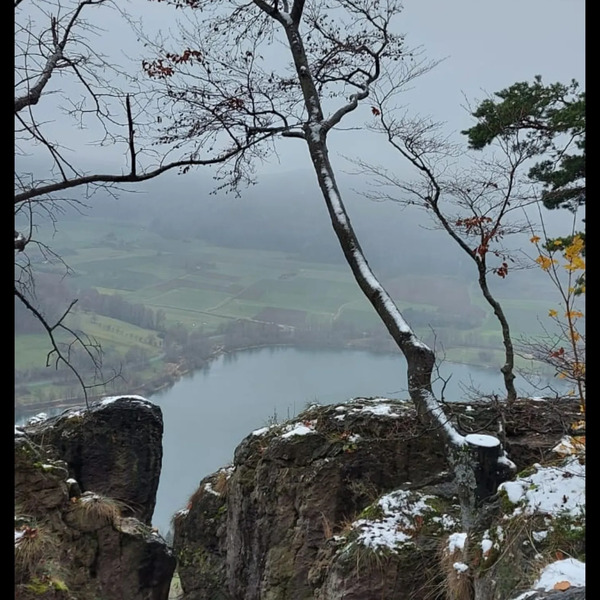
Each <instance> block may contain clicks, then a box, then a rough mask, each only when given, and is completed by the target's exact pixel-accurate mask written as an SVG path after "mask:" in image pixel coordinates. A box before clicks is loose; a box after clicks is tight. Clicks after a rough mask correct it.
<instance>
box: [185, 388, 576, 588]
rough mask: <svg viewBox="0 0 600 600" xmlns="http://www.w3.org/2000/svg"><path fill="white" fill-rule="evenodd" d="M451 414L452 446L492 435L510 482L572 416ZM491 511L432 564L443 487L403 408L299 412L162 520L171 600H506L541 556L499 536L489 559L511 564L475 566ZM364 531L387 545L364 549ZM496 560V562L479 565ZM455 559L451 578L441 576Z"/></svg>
mask: <svg viewBox="0 0 600 600" xmlns="http://www.w3.org/2000/svg"><path fill="white" fill-rule="evenodd" d="M451 410H452V412H454V413H455V414H454V415H453V416H452V418H453V419H455V420H456V422H457V423H458V424H459V428H460V430H461V431H462V432H463V433H464V434H468V433H484V434H496V433H497V432H498V429H499V425H500V424H501V431H502V432H504V434H505V435H506V438H505V440H504V442H505V444H506V447H507V448H509V452H510V457H511V459H512V460H513V461H514V462H515V463H516V467H517V470H519V471H520V470H522V469H524V468H526V467H530V466H531V465H532V464H533V463H534V462H543V461H544V460H545V459H546V458H548V457H550V456H551V455H552V452H551V449H552V447H553V446H554V445H555V444H556V443H557V442H558V441H559V439H560V438H561V437H562V436H563V435H564V434H565V433H566V432H567V430H568V425H566V424H568V423H569V422H570V421H571V420H573V419H575V418H576V412H577V411H576V408H573V406H571V405H570V404H568V403H566V404H565V405H564V406H563V405H561V404H553V405H549V404H547V405H545V404H544V403H534V404H531V403H517V404H516V405H515V406H513V407H511V409H510V410H509V411H504V412H503V414H502V415H501V414H499V412H498V407H497V406H493V405H491V404H490V403H487V404H481V405H477V406H475V407H473V406H468V405H462V406H459V405H456V406H455V407H452V409H451ZM394 502H396V504H395V505H394V506H392V510H390V511H388V512H386V510H387V508H386V507H387V506H389V505H392V504H394ZM502 510H503V509H502V502H501V499H500V498H499V497H496V496H493V497H491V498H490V499H488V500H487V501H486V502H485V504H484V505H482V507H481V511H480V514H479V515H478V521H477V523H476V529H477V530H476V531H474V532H473V536H475V537H474V538H473V540H472V542H471V545H469V544H467V548H468V550H466V551H465V552H466V553H467V554H465V555H464V556H462V555H458V554H457V555H447V556H446V554H444V548H446V546H447V545H448V540H449V536H450V535H451V534H452V533H453V532H460V514H459V512H460V511H459V507H458V500H457V496H456V488H455V486H454V484H453V482H452V478H451V477H450V475H449V473H448V465H447V462H446V455H445V452H444V448H443V446H442V444H441V442H440V441H439V440H438V439H437V437H436V436H435V433H434V432H431V431H426V430H424V429H423V427H422V426H421V425H420V424H419V422H418V419H417V416H416V414H415V411H414V410H413V408H412V405H411V404H410V403H407V402H399V401H388V400H382V399H355V400H354V401H352V402H349V403H346V404H344V405H340V406H319V407H311V408H309V409H307V410H306V411H305V412H303V413H302V414H301V415H299V416H298V417H297V418H296V419H294V420H292V421H291V422H289V423H284V424H281V425H276V426H271V427H268V428H263V429H262V430H258V431H256V432H253V433H252V434H250V435H249V436H247V437H246V438H245V439H244V440H243V441H242V442H241V443H240V445H239V446H238V447H237V449H236V451H235V454H234V460H233V464H232V465H231V466H229V467H226V468H223V469H221V470H220V471H218V472H216V473H214V474H213V475H211V476H209V477H207V478H205V479H204V480H203V481H202V482H201V483H200V486H199V488H198V490H197V491H196V492H195V493H194V494H193V495H192V497H191V498H190V499H189V503H188V506H187V509H186V510H183V511H180V512H179V513H178V514H177V515H176V518H175V521H174V525H175V527H174V550H175V552H176V555H177V558H178V573H179V576H180V580H181V585H182V589H183V591H184V596H183V600H309V599H310V600H380V599H381V598H385V599H394V600H425V599H427V600H441V599H442V598H446V597H455V598H461V599H467V598H472V597H473V589H474V586H476V587H477V589H478V590H487V591H486V592H485V593H484V594H483V595H480V596H478V598H480V600H512V598H513V597H516V596H517V595H518V593H516V594H514V595H511V594H512V592H513V591H514V590H516V589H524V588H523V586H526V585H527V584H528V583H530V580H529V579H528V578H529V577H530V576H531V573H529V572H527V571H526V567H525V565H531V564H532V563H533V552H534V550H535V551H536V552H537V551H538V550H540V548H542V546H541V545H538V546H537V547H536V548H535V549H534V548H532V546H531V544H530V545H529V546H527V544H528V543H529V542H528V541H527V540H528V536H531V531H534V530H535V529H532V530H531V531H529V530H528V529H527V527H526V526H525V525H523V526H520V527H515V528H513V529H511V528H510V527H509V528H507V530H506V532H505V534H502V535H505V536H507V537H506V539H509V540H510V541H506V540H504V541H502V540H500V537H502V536H501V534H500V533H498V534H497V535H498V536H499V537H498V544H500V546H499V547H500V548H502V549H503V548H505V547H509V546H510V547H511V548H512V547H514V548H517V549H520V548H522V551H521V550H519V552H520V553H515V554H514V557H513V554H512V550H511V551H506V552H504V554H503V551H502V550H499V551H498V553H497V555H496V554H494V555H493V556H492V558H489V557H488V555H486V556H483V555H482V550H481V548H482V545H481V540H482V537H481V536H482V535H483V532H484V531H485V532H487V531H488V530H489V531H494V532H496V526H497V524H501V525H502V527H504V521H503V513H502ZM394 519H397V520H394ZM539 526H540V522H538V521H536V522H533V521H532V523H531V527H539ZM369 528H370V529H369ZM378 528H385V529H386V531H387V532H388V533H390V532H391V535H392V536H395V541H394V542H393V543H392V544H390V545H389V546H388V545H386V542H385V540H384V541H381V540H380V541H379V542H378V543H379V544H380V546H377V545H376V544H375V543H373V542H372V540H373V539H375V538H376V537H377V535H379V529H378ZM367 531H368V532H369V535H370V536H371V538H370V539H371V542H368V541H365V535H366V532H367ZM485 535H488V534H487V533H486V534H485ZM494 535H496V534H494ZM361 536H362V538H361ZM477 536H479V538H477ZM511 536H512V537H511ZM519 536H522V537H519ZM367 537H368V536H367ZM503 539H504V538H503ZM398 540H400V541H398ZM502 543H505V544H508V545H509V546H503V545H502ZM501 555H502V556H504V555H505V556H507V557H508V558H506V561H505V562H504V563H500V561H498V562H496V563H493V561H496V560H497V556H501ZM517 555H518V556H517ZM549 556H550V550H549ZM463 560H465V561H467V562H468V563H469V564H468V567H467V570H468V575H464V576H463V575H462V574H461V573H462V571H460V570H458V571H457V570H456V569H455V567H454V565H455V564H462V561H463ZM536 560H537V559H536ZM486 561H491V562H486ZM516 561H521V562H522V565H524V566H523V568H522V569H520V568H519V569H516V568H515V564H516ZM484 566H485V568H483V567H484ZM507 574H509V575H510V576H509V577H507ZM498 581H504V582H505V585H497V583H498ZM525 589H526V588H525ZM578 593H579V592H577V593H576V592H575V591H574V590H573V591H572V592H571V594H575V595H574V596H573V600H575V599H576V598H577V600H579V598H581V597H582V596H580V595H578ZM539 597H540V598H541V597H542V596H539ZM565 598H566V597H565Z"/></svg>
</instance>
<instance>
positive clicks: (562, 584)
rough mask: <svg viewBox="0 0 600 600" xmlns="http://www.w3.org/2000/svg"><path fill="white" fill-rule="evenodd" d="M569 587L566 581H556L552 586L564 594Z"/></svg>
mask: <svg viewBox="0 0 600 600" xmlns="http://www.w3.org/2000/svg"><path fill="white" fill-rule="evenodd" d="M570 587H571V584H570V583H569V582H568V581H557V582H556V583H555V584H554V589H555V590H560V591H562V592H564V591H565V590H568V589H569V588H570Z"/></svg>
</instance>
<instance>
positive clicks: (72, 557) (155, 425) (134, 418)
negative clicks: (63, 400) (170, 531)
mask: <svg viewBox="0 0 600 600" xmlns="http://www.w3.org/2000/svg"><path fill="white" fill-rule="evenodd" d="M95 432H97V433H98V436H97V439H96V436H95V435H94V434H95ZM159 434H162V415H161V413H160V409H158V407H155V406H154V405H151V404H150V403H148V402H146V401H141V400H139V399H119V400H116V401H115V402H111V403H108V404H104V405H98V406H95V407H94V408H93V409H92V410H91V411H89V412H86V413H85V414H83V413H80V412H77V411H68V413H67V414H65V415H62V416H61V417H57V418H54V419H49V420H46V421H41V422H39V423H37V424H35V425H31V426H27V427H25V428H22V429H20V430H16V431H15V584H16V585H15V598H16V599H18V600H29V599H32V598H36V599H38V600H39V599H40V598H65V599H68V600H97V599H99V598H101V599H102V600H124V599H127V600H167V598H168V594H169V587H170V583H171V579H172V576H173V572H174V570H175V564H176V561H175V557H174V555H173V553H172V551H171V550H170V549H169V547H168V546H167V544H166V543H165V541H164V540H163V539H162V538H161V537H160V536H159V535H158V534H157V533H156V532H155V531H154V530H153V529H152V528H151V527H150V526H149V525H148V522H149V521H150V518H151V515H152V512H153V509H154V504H155V499H156V483H157V482H158V478H159V475H160V457H161V456H162V446H161V437H160V435H159ZM103 452H104V453H105V454H106V456H105V457H104V458H103V454H102V453H103ZM61 456H63V457H64V459H62V458H59V457H61ZM88 461H89V462H88ZM128 473H129V475H128ZM76 474H78V475H79V476H83V478H84V481H85V484H84V483H82V482H80V481H78V480H76V479H75V478H74V476H75V475H76ZM136 486H138V487H136ZM144 486H149V489H144ZM82 490H83V491H82ZM110 494H114V496H111V495H110ZM144 501H146V502H147V505H144V504H143V502H144ZM132 514H138V515H140V516H141V517H142V518H143V520H141V519H138V518H136V517H134V516H131V515H132Z"/></svg>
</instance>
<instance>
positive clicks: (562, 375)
mask: <svg viewBox="0 0 600 600" xmlns="http://www.w3.org/2000/svg"><path fill="white" fill-rule="evenodd" d="M558 378H559V379H566V378H567V374H566V373H559V374H558Z"/></svg>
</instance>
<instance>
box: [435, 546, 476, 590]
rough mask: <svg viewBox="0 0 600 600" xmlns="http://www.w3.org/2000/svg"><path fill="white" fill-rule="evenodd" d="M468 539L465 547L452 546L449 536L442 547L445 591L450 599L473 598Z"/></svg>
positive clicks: (441, 559) (441, 563) (441, 555)
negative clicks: (468, 558)
mask: <svg viewBox="0 0 600 600" xmlns="http://www.w3.org/2000/svg"><path fill="white" fill-rule="evenodd" d="M467 555H468V541H467V542H465V545H464V548H458V547H454V546H452V547H451V546H450V544H449V540H448V538H447V539H445V540H444V541H443V544H442V546H441V548H440V566H441V570H442V573H443V574H444V583H443V586H444V591H445V596H446V598H448V600H471V599H472V598H473V581H472V576H471V573H470V568H468V566H467V565H468V560H467Z"/></svg>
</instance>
